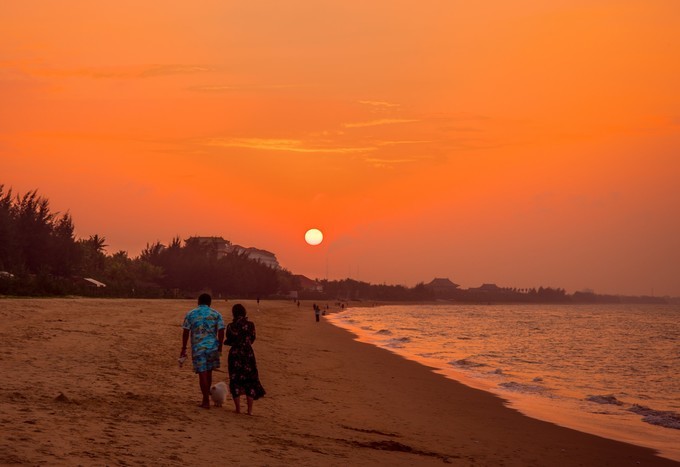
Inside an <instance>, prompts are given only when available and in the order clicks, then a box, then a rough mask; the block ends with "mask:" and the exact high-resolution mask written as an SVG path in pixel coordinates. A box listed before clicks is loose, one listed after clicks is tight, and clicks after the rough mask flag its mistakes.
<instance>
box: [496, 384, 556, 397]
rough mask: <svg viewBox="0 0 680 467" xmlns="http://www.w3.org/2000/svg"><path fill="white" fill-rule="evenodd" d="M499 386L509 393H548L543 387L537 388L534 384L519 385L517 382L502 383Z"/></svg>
mask: <svg viewBox="0 0 680 467" xmlns="http://www.w3.org/2000/svg"><path fill="white" fill-rule="evenodd" d="M498 386H499V387H501V388H503V389H506V390H508V391H513V392H521V393H524V394H539V393H544V392H546V389H545V388H544V387H542V386H536V385H534V384H524V383H517V382H515V381H509V382H507V383H500V384H499V385H498Z"/></svg>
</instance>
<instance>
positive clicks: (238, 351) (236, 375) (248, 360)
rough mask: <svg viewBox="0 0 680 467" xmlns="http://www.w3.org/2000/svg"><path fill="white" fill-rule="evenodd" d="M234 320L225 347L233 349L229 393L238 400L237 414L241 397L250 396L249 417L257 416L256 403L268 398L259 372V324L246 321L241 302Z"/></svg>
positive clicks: (230, 357) (228, 360)
mask: <svg viewBox="0 0 680 467" xmlns="http://www.w3.org/2000/svg"><path fill="white" fill-rule="evenodd" d="M231 313H232V315H233V320H232V322H231V323H229V324H228V325H227V339H226V340H225V341H224V343H225V344H227V345H229V346H231V348H230V349H229V356H228V357H227V363H228V367H229V391H230V392H231V397H232V398H233V399H234V408H235V411H236V413H241V396H246V401H247V403H248V415H252V414H253V401H254V400H257V399H259V398H260V397H262V396H264V395H265V390H264V388H263V387H262V384H260V376H259V374H258V372H257V363H256V361H255V352H254V351H253V347H252V344H253V342H255V324H254V323H253V322H252V321H248V319H247V318H246V309H245V307H244V306H243V305H241V304H240V303H237V304H236V305H234V306H233V307H232V309H231Z"/></svg>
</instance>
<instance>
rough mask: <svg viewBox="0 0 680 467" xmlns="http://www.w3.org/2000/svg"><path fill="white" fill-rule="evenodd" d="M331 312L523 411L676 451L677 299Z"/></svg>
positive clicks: (377, 341) (342, 322)
mask: <svg viewBox="0 0 680 467" xmlns="http://www.w3.org/2000/svg"><path fill="white" fill-rule="evenodd" d="M327 319H328V321H330V322H331V323H332V324H334V325H336V326H339V327H341V328H344V329H347V330H349V331H351V332H352V333H354V334H355V335H356V338H357V340H359V341H361V342H366V343H369V344H372V345H375V346H377V347H381V348H384V349H387V350H389V351H391V352H394V353H396V354H398V355H400V356H402V357H404V358H406V359H409V360H414V361H416V362H419V363H422V364H423V365H426V366H427V367H430V368H433V369H434V371H436V372H437V373H441V374H442V375H444V376H446V377H447V378H451V379H454V380H457V381H460V382H462V383H464V384H466V385H468V386H471V387H474V388H478V389H482V390H485V391H488V392H492V393H494V394H497V395H498V396H500V397H501V398H503V399H504V400H505V401H507V404H508V405H509V406H511V407H513V408H515V409H517V410H519V411H520V412H522V413H524V414H525V415H527V416H530V417H534V418H538V419H541V420H545V421H549V422H553V423H556V424H558V425H562V426H566V427H569V428H574V429H577V430H580V431H584V432H587V433H592V434H596V435H599V436H603V437H606V438H610V439H616V440H619V441H625V442H628V443H632V444H636V445H640V446H645V447H650V448H653V449H656V450H658V451H659V452H660V454H661V455H662V456H663V457H668V458H670V459H673V460H677V461H680V305H641V304H634V305H633V304H631V305H629V304H605V305H571V304H570V305H565V304H559V305H558V304H555V305H537V304H531V305H518V304H512V305H496V304H490V305H468V304H437V305H398V306H392V305H389V306H370V307H349V308H346V309H345V311H342V312H339V313H333V314H329V315H328V316H327Z"/></svg>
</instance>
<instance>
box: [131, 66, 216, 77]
mask: <svg viewBox="0 0 680 467" xmlns="http://www.w3.org/2000/svg"><path fill="white" fill-rule="evenodd" d="M212 71H218V69H217V68H216V67H213V66H208V65H155V66H153V67H151V68H149V69H147V70H145V71H143V72H142V73H141V74H140V76H142V77H152V76H166V75H186V74H194V73H208V72H212Z"/></svg>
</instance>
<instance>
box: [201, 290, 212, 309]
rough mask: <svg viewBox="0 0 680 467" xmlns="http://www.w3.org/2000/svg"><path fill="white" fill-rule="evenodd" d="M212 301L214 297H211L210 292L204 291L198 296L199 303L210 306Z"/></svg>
mask: <svg viewBox="0 0 680 467" xmlns="http://www.w3.org/2000/svg"><path fill="white" fill-rule="evenodd" d="M211 303H212V298H211V297H210V294H207V293H202V294H201V295H199V296H198V304H199V305H207V306H210V304H211Z"/></svg>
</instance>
